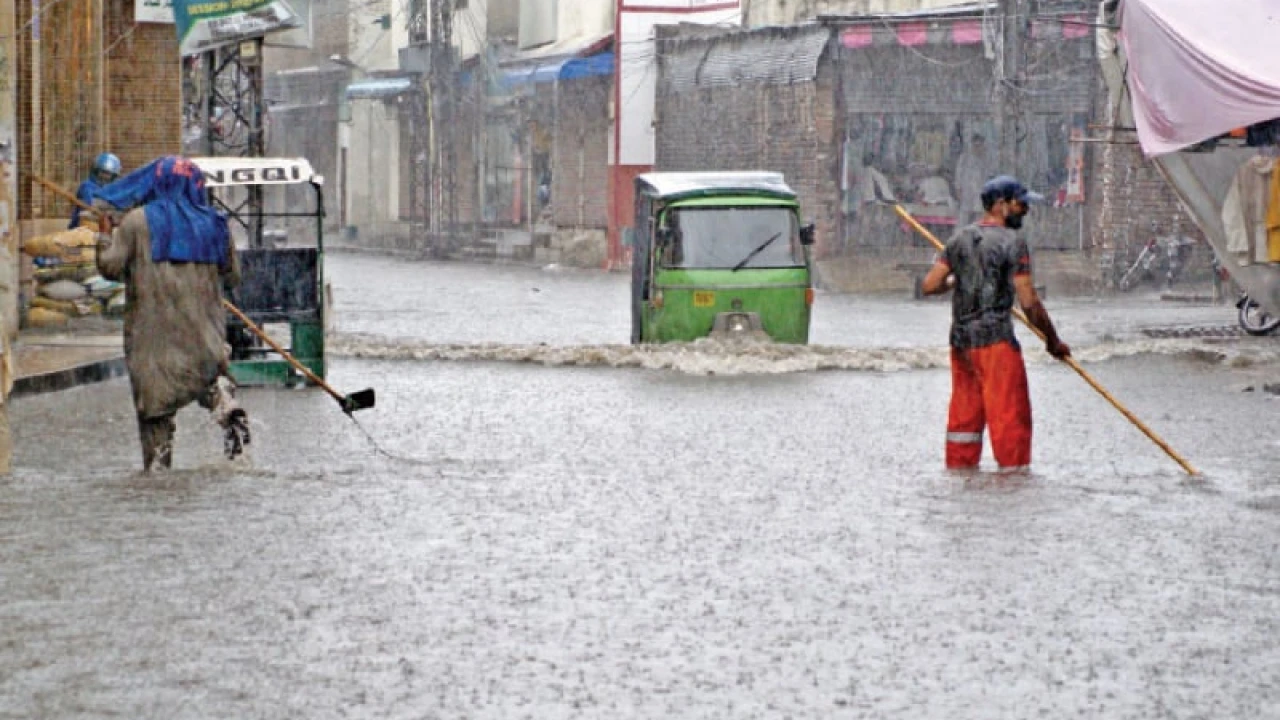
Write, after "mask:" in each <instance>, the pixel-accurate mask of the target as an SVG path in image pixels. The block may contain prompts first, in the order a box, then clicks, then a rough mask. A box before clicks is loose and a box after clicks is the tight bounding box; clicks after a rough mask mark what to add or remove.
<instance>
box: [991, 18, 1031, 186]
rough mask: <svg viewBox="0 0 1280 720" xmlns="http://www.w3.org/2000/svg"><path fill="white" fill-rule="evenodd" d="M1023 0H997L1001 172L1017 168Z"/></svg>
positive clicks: (996, 71) (997, 117) (996, 94)
mask: <svg viewBox="0 0 1280 720" xmlns="http://www.w3.org/2000/svg"><path fill="white" fill-rule="evenodd" d="M1023 4H1024V2H1023V0H1000V4H999V17H1000V54H999V57H997V58H996V59H995V60H996V68H995V77H996V92H995V100H996V103H997V109H998V112H997V114H996V118H995V120H996V130H997V133H998V134H999V142H1000V145H999V153H998V159H999V167H1000V170H999V171H1000V172H1002V173H1007V174H1011V175H1013V174H1016V173H1017V171H1018V156H1019V153H1018V144H1019V143H1018V134H1019V133H1020V132H1021V128H1022V122H1021V115H1022V113H1021V111H1020V102H1021V100H1022V98H1020V97H1018V93H1019V92H1021V91H1022V34H1023V31H1024V29H1025V16H1024V14H1023Z"/></svg>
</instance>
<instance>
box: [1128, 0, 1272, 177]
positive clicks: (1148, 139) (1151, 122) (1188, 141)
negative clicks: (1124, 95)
mask: <svg viewBox="0 0 1280 720" xmlns="http://www.w3.org/2000/svg"><path fill="white" fill-rule="evenodd" d="M1277 38H1280V12H1276V5H1275V1H1274V0H1237V2H1233V3H1230V4H1226V3H1214V2H1192V1H1191V0H1125V2H1124V4H1123V5H1122V6H1121V19H1120V39H1121V42H1122V44H1123V46H1124V52H1125V56H1126V57H1127V58H1128V61H1129V68H1128V75H1127V78H1126V79H1127V84H1128V86H1129V94H1130V96H1131V98H1132V100H1133V119H1134V124H1135V125H1136V126H1137V128H1138V141H1139V142H1140V143H1142V149H1143V151H1144V152H1145V153H1146V154H1147V155H1161V154H1165V153H1170V152H1173V151H1175V150H1180V149H1182V148H1185V147H1187V146H1189V145H1194V144H1195V143H1198V142H1201V141H1203V140H1207V139H1209V138H1214V137H1218V136H1219V135H1222V134H1224V133H1227V132H1230V131H1231V130H1234V129H1235V128H1240V127H1248V126H1249V125H1254V124H1256V123H1260V122H1265V121H1267V120H1271V119H1273V118H1280V40H1277Z"/></svg>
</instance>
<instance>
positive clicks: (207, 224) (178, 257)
mask: <svg viewBox="0 0 1280 720" xmlns="http://www.w3.org/2000/svg"><path fill="white" fill-rule="evenodd" d="M96 199H97V203H96V204H97V205H98V206H100V207H104V212H103V213H102V216H103V218H104V223H103V227H101V228H100V232H99V235H98V247H97V250H98V255H97V262H98V270H99V272H101V273H102V276H103V277H105V278H107V279H108V280H115V281H118V282H123V283H125V285H126V288H127V290H126V301H127V302H126V305H125V317H124V348H125V362H126V364H127V365H128V368H129V381H130V384H131V385H132V388H133V401H134V409H135V410H136V412H137V416H138V433H139V436H140V440H141V442H142V460H143V468H144V470H147V471H149V470H151V468H152V466H153V465H159V466H160V467H162V468H168V467H171V465H172V461H173V435H174V430H175V426H174V416H175V415H176V414H177V412H178V410H180V409H182V408H183V407H186V406H187V405H189V404H191V403H192V402H198V403H199V404H200V405H201V406H202V407H205V408H207V409H209V410H210V411H212V412H213V413H214V416H215V419H216V420H217V422H218V424H219V425H221V426H222V428H223V431H224V436H225V437H224V440H225V447H226V451H227V456H228V457H235V456H236V455H238V454H240V452H241V451H242V450H243V446H244V445H247V444H248V443H249V424H248V417H247V415H246V414H245V412H244V410H243V409H242V408H240V407H239V406H238V405H237V404H236V401H235V384H234V383H233V382H232V381H231V377H230V374H229V372H228V363H229V351H228V348H227V346H226V343H225V337H226V311H225V310H224V309H223V306H222V288H223V284H224V282H230V283H231V284H235V283H236V282H238V280H239V277H238V275H239V272H238V265H237V262H236V254H235V245H234V243H233V242H232V240H231V234H230V232H229V229H228V227H227V221H226V218H224V217H223V216H222V215H221V214H219V213H218V212H217V211H216V210H215V209H214V207H213V206H212V205H211V204H210V203H209V200H208V195H207V190H206V189H205V187H204V174H203V173H201V171H200V168H198V167H197V166H196V165H195V164H194V163H192V162H191V161H190V160H188V159H187V158H184V157H178V156H169V157H164V158H161V159H159V160H156V161H154V162H152V163H150V164H148V165H147V166H145V167H143V168H139V169H138V170H135V171H134V172H132V173H130V174H129V175H126V176H125V177H123V178H121V179H120V180H118V181H116V182H114V183H112V184H110V185H108V186H106V187H104V188H102V189H101V190H99V191H98V192H97V196H96ZM105 208H111V209H115V210H118V211H124V215H123V217H122V218H121V219H120V221H119V227H113V225H114V220H113V219H112V218H114V217H115V216H114V214H113V213H112V212H110V211H106V210H105Z"/></svg>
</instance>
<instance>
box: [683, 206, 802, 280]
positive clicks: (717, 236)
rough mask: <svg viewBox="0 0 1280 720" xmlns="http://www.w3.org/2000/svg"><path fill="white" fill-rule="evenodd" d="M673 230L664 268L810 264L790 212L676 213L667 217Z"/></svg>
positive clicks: (717, 210) (708, 210)
mask: <svg viewBox="0 0 1280 720" xmlns="http://www.w3.org/2000/svg"><path fill="white" fill-rule="evenodd" d="M667 228H668V230H669V232H668V233H667V236H668V238H669V242H668V243H667V246H666V247H665V248H663V251H662V264H663V266H664V267H669V268H687V269H730V268H734V267H737V266H739V265H740V264H742V267H745V268H780V267H799V266H803V265H804V252H803V250H802V249H801V246H800V242H799V222H798V221H797V219H796V216H795V212H794V211H793V210H792V209H791V208H788V207H737V208H723V207H717V208H709V207H686V208H674V209H672V210H671V211H670V212H669V213H668V214H667ZM752 253H755V254H754V255H752ZM748 258H750V259H748ZM744 261H745V264H743V263H744Z"/></svg>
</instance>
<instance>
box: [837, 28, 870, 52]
mask: <svg viewBox="0 0 1280 720" xmlns="http://www.w3.org/2000/svg"><path fill="white" fill-rule="evenodd" d="M873 40H874V38H873V37H872V35H871V26H870V25H855V26H854V27H851V28H846V29H845V30H844V32H842V33H840V44H841V45H843V46H845V47H847V48H863V47H868V46H870V45H871V43H872V42H873Z"/></svg>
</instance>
